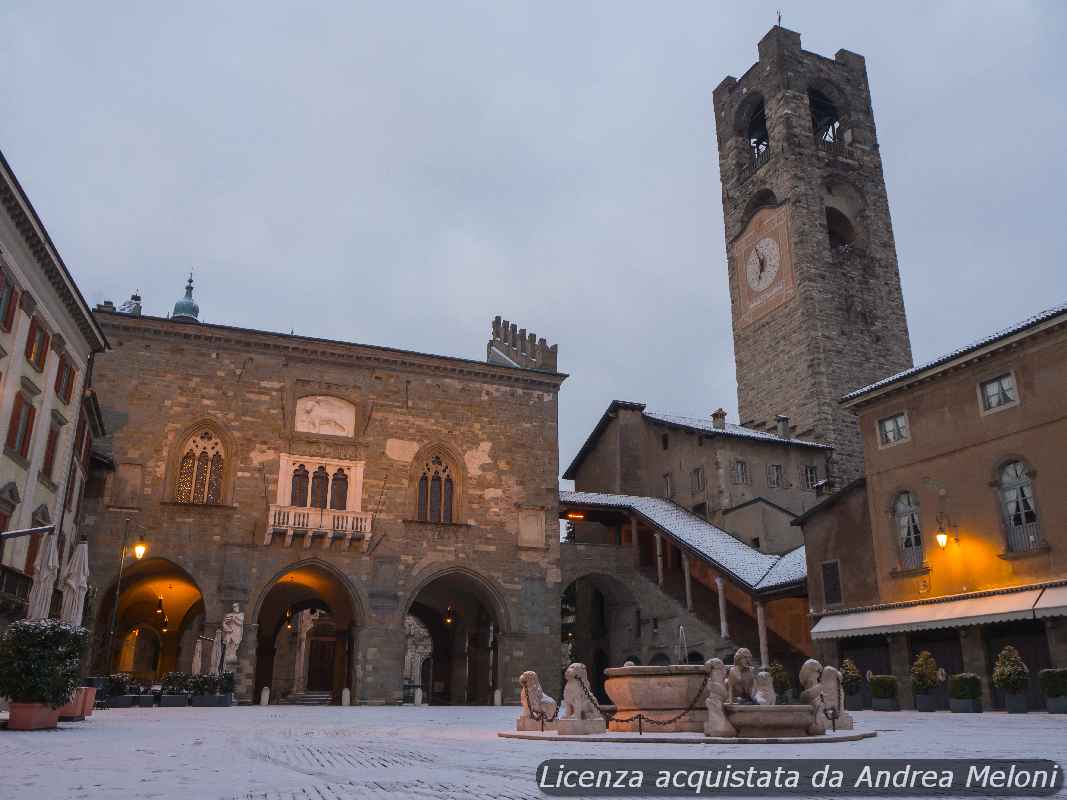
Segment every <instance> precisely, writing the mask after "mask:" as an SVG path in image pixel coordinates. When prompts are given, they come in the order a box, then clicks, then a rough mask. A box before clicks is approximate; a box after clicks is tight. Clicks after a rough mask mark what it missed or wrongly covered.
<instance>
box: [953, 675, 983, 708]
mask: <svg viewBox="0 0 1067 800" xmlns="http://www.w3.org/2000/svg"><path fill="white" fill-rule="evenodd" d="M948 708H949V711H951V712H952V713H953V714H979V713H981V711H982V679H981V678H979V677H978V676H977V675H975V674H974V673H973V672H961V673H959V674H958V675H953V676H952V677H950V678H949V679H948Z"/></svg>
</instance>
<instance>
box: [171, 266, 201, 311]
mask: <svg viewBox="0 0 1067 800" xmlns="http://www.w3.org/2000/svg"><path fill="white" fill-rule="evenodd" d="M170 318H171V319H173V320H177V321H178V322H199V321H200V306H198V305H197V304H196V301H195V300H193V276H192V275H190V276H189V282H188V283H187V284H185V297H183V298H182V299H181V300H179V301H178V302H177V303H175V304H174V312H173V313H172V314H171V315H170Z"/></svg>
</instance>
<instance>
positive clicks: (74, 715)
mask: <svg viewBox="0 0 1067 800" xmlns="http://www.w3.org/2000/svg"><path fill="white" fill-rule="evenodd" d="M59 718H60V719H61V720H63V721H64V722H81V721H82V720H83V719H85V687H84V686H79V687H78V688H77V689H75V690H74V694H72V695H71V696H70V700H69V701H68V702H67V704H66V705H65V706H60V707H59Z"/></svg>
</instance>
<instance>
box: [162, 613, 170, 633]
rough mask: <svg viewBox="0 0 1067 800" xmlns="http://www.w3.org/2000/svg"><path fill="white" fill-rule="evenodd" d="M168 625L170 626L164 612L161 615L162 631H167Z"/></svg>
mask: <svg viewBox="0 0 1067 800" xmlns="http://www.w3.org/2000/svg"><path fill="white" fill-rule="evenodd" d="M169 627H170V620H169V619H167V615H166V614H164V615H163V633H166V632H167V628H169Z"/></svg>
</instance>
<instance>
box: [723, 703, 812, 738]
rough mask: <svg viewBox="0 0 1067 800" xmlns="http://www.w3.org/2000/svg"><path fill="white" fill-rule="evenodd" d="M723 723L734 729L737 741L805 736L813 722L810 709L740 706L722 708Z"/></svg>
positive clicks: (794, 706)
mask: <svg viewBox="0 0 1067 800" xmlns="http://www.w3.org/2000/svg"><path fill="white" fill-rule="evenodd" d="M723 710H724V711H725V712H726V719H727V720H728V721H729V722H730V724H731V725H733V726H734V727H735V728H737V735H738V737H740V738H779V737H783V736H809V735H810V734H809V733H808V729H809V728H810V727H811V725H812V723H814V722H815V713H814V711H813V709H812V707H811V706H799V705H789V706H758V705H748V704H744V705H743V704H740V703H726V704H725V705H723Z"/></svg>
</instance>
